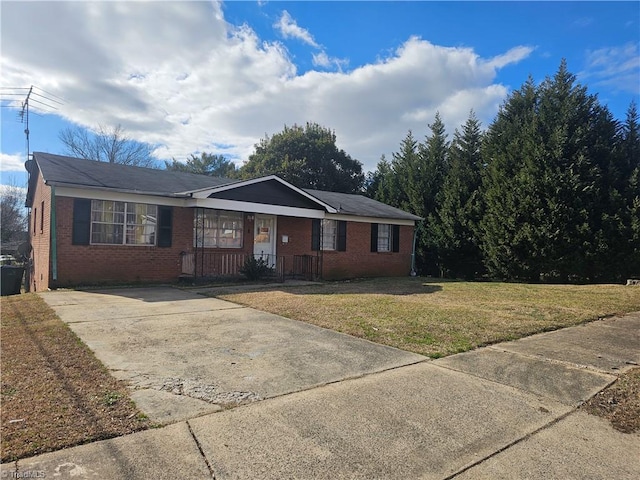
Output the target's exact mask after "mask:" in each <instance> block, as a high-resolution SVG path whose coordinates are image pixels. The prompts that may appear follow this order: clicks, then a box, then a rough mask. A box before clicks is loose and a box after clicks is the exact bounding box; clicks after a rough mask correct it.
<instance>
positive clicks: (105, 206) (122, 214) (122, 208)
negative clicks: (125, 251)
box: [91, 200, 158, 245]
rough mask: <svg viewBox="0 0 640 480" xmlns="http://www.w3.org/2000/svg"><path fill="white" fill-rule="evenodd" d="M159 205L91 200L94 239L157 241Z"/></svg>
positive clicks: (96, 241) (130, 242) (133, 242)
mask: <svg viewBox="0 0 640 480" xmlns="http://www.w3.org/2000/svg"><path fill="white" fill-rule="evenodd" d="M157 215H158V207H157V206H156V205H147V204H145V203H133V202H115V201H111V200H92V201H91V243H93V244H107V245H155V244H156V223H157V222H156V219H157Z"/></svg>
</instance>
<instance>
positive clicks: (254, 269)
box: [240, 255, 273, 280]
mask: <svg viewBox="0 0 640 480" xmlns="http://www.w3.org/2000/svg"><path fill="white" fill-rule="evenodd" d="M272 271H273V269H272V268H270V267H269V264H268V263H267V261H266V260H265V259H264V258H256V257H254V256H253V255H252V256H250V257H248V258H247V260H246V261H245V262H244V266H243V267H242V268H241V269H240V273H241V274H242V275H244V276H245V277H247V279H248V280H260V279H262V278H264V277H266V276H267V275H269V274H270V273H272Z"/></svg>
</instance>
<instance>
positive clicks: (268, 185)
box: [207, 178, 324, 210]
mask: <svg viewBox="0 0 640 480" xmlns="http://www.w3.org/2000/svg"><path fill="white" fill-rule="evenodd" d="M207 198H219V199H223V200H235V201H239V202H249V203H261V204H267V205H279V206H282V207H296V208H308V209H313V210H320V209H322V210H324V208H322V207H321V206H320V204H319V202H318V201H316V200H313V199H312V198H309V197H308V196H305V195H302V194H301V193H298V192H296V191H295V190H293V189H292V188H290V187H289V186H288V185H286V184H284V183H282V182H281V181H278V180H276V179H275V178H269V179H267V180H265V181H261V182H253V183H250V184H244V185H239V186H235V185H233V186H232V187H231V188H226V189H223V190H220V191H215V192H213V193H211V194H210V195H209V196H208V197H207Z"/></svg>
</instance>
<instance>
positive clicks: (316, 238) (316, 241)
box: [311, 218, 320, 251]
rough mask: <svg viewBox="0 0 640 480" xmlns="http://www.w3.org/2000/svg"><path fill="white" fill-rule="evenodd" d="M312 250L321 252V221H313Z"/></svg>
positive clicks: (316, 219)
mask: <svg viewBox="0 0 640 480" xmlns="http://www.w3.org/2000/svg"><path fill="white" fill-rule="evenodd" d="M311 250H313V251H318V250H320V219H318V218H314V219H312V220H311Z"/></svg>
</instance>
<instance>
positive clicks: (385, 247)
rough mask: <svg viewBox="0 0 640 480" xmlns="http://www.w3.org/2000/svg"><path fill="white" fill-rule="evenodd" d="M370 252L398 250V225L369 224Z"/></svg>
mask: <svg viewBox="0 0 640 480" xmlns="http://www.w3.org/2000/svg"><path fill="white" fill-rule="evenodd" d="M371 251H372V252H399V251H400V226H398V225H389V224H387V223H372V224H371Z"/></svg>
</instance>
